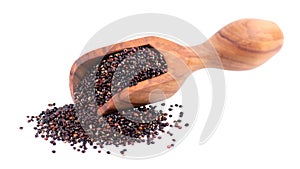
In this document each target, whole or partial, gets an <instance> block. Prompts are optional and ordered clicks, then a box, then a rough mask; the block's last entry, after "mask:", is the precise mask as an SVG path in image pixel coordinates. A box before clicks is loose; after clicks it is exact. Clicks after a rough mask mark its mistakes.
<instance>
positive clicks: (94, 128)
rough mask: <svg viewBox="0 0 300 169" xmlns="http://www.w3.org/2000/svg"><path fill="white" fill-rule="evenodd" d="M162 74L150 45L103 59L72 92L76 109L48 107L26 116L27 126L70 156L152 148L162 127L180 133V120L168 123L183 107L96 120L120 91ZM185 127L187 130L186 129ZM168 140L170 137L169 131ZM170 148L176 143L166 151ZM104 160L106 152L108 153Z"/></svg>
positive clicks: (72, 106) (160, 59)
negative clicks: (65, 145)
mask: <svg viewBox="0 0 300 169" xmlns="http://www.w3.org/2000/svg"><path fill="white" fill-rule="evenodd" d="M166 72H167V64H166V62H165V60H164V58H163V55H162V54H160V53H159V52H158V51H157V50H156V49H154V48H152V47H151V46H150V45H145V46H139V47H133V48H127V49H123V50H122V51H119V52H115V53H112V54H108V55H105V56H104V57H103V59H102V60H101V61H100V63H99V64H98V65H96V66H94V67H91V69H90V71H89V72H88V73H87V74H86V75H85V76H84V78H83V79H82V80H81V82H80V83H79V84H78V86H75V88H74V98H75V104H66V105H64V106H62V107H55V104H49V106H50V108H49V109H47V110H45V111H42V112H41V113H40V114H39V115H37V116H28V117H27V118H28V122H35V123H36V126H35V127H34V130H36V134H35V137H41V138H43V139H44V140H46V141H47V140H48V141H49V142H50V143H51V144H52V145H54V146H55V145H56V143H57V142H58V141H62V142H65V143H69V144H70V145H71V146H72V147H73V149H74V150H76V151H79V152H82V153H85V152H86V150H87V149H88V147H93V149H98V152H99V153H101V150H102V149H103V148H104V147H105V145H115V146H117V147H119V146H126V145H134V144H140V143H143V144H148V145H150V144H155V139H161V136H160V135H161V133H164V132H165V130H164V128H165V127H167V126H169V127H177V128H179V129H181V128H182V126H181V125H180V123H181V120H180V119H178V120H174V121H172V122H171V123H172V124H169V123H170V122H167V119H168V118H171V117H172V115H171V114H169V113H168V112H170V111H172V110H173V108H174V106H175V107H176V108H177V109H178V110H180V108H181V107H182V106H181V105H178V104H175V105H174V106H173V105H170V107H169V108H168V109H166V110H167V111H168V112H165V110H164V109H163V110H162V109H158V108H157V107H156V106H154V105H146V106H140V107H136V108H131V109H127V110H122V111H118V112H114V113H111V114H108V115H105V116H99V115H97V109H98V107H99V106H102V105H103V104H105V103H106V102H107V101H108V100H109V99H111V98H112V96H113V95H114V94H115V93H117V92H120V91H121V90H123V89H124V88H126V87H130V86H134V85H136V84H137V83H138V82H141V81H143V80H146V79H151V78H154V77H157V76H159V75H161V74H164V73H166ZM141 94H142V93H141ZM161 106H165V104H164V103H163V104H161ZM177 113H179V112H177ZM182 116H183V112H180V113H179V117H182ZM184 126H186V127H187V126H188V124H185V125H184ZM20 129H23V128H21V127H20ZM167 134H169V135H172V133H170V132H169V131H167ZM175 141H176V140H175V139H172V140H171V142H175ZM173 146H174V143H172V144H170V145H168V146H167V148H171V147H173ZM126 151H127V149H125V148H124V149H122V150H121V151H120V153H121V154H122V155H124V154H125V152H126ZM52 152H53V153H55V152H56V151H55V150H53V151H52ZM107 154H110V152H109V151H107Z"/></svg>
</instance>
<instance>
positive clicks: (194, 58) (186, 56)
mask: <svg viewBox="0 0 300 169" xmlns="http://www.w3.org/2000/svg"><path fill="white" fill-rule="evenodd" d="M147 44H149V45H151V46H152V47H154V48H155V49H156V50H158V51H159V52H160V53H162V54H163V55H164V59H165V61H166V62H167V66H168V72H167V73H165V74H163V75H160V76H158V77H155V78H152V79H148V80H145V81H142V82H139V83H138V84H137V85H135V86H132V87H127V88H125V89H123V90H122V91H121V92H119V93H117V94H115V95H114V96H113V97H112V98H111V99H110V100H109V101H108V102H107V103H105V104H104V105H103V106H101V107H99V108H98V113H99V115H101V114H102V115H103V114H106V113H110V112H112V111H115V110H119V109H126V108H130V107H132V106H140V105H145V104H149V103H153V102H157V101H161V100H164V99H166V98H169V97H171V96H172V95H173V94H175V93H176V92H177V90H178V89H179V88H180V86H181V85H182V84H183V82H184V81H185V79H186V78H187V77H188V76H189V75H190V74H191V73H192V72H193V71H196V70H199V69H202V68H220V69H225V70H249V69H253V68H255V67H257V66H259V65H261V64H263V63H264V62H266V61H267V60H268V59H269V58H270V57H271V56H273V55H274V54H276V53H277V52H278V51H279V50H280V48H281V46H282V44H283V34H282V32H281V30H280V29H279V27H278V26H277V25H276V24H275V23H273V22H270V21H265V20H259V19H242V20H238V21H235V22H233V23H230V24H228V25H227V26H225V27H224V28H222V29H221V30H220V31H218V32H217V33H216V34H215V35H213V36H212V37H211V38H210V39H209V40H208V41H206V42H205V43H203V44H200V45H197V46H193V47H187V46H182V45H179V44H177V43H174V42H172V41H169V40H166V39H163V38H159V37H154V36H150V37H143V38H139V39H135V40H131V41H127V42H121V43H118V44H114V45H111V46H107V47H103V48H99V49H96V50H94V51H91V52H89V53H87V54H85V55H83V56H81V57H80V58H79V59H78V60H77V61H75V63H74V64H73V66H72V68H71V72H70V79H69V80H70V90H71V95H72V97H73V99H74V95H73V92H74V91H73V90H74V86H76V85H77V84H78V83H79V82H80V80H81V79H82V78H83V77H84V76H85V73H86V72H87V71H88V70H89V69H90V68H91V66H93V65H95V64H98V63H100V61H101V59H102V57H103V56H104V55H106V54H109V53H113V52H116V51H120V50H122V49H124V48H130V47H136V46H142V45H147Z"/></svg>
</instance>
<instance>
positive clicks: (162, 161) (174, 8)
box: [0, 0, 300, 169]
mask: <svg viewBox="0 0 300 169" xmlns="http://www.w3.org/2000/svg"><path fill="white" fill-rule="evenodd" d="M294 2H296V1H294ZM297 10H298V8H297V5H296V4H292V3H291V1H279V0H278V1H262V0H248V1H238V0H236V1H235V0H226V1H217V0H209V1H203V2H201V1H187V0H186V1H179V2H175V1H163V0H152V1H145V2H143V1H129V0H127V1H119V2H118V1H113V0H109V1H88V0H86V1H80V2H78V1H76V2H75V1H54V0H52V1H49V2H47V3H45V2H41V1H32V0H27V1H16V0H11V1H6V2H4V1H1V2H0V23H1V26H0V57H1V61H0V65H1V66H0V69H1V70H0V72H1V88H0V93H1V94H0V99H1V102H0V103H1V123H0V125H1V126H0V131H1V132H0V133H1V139H0V140H1V141H0V142H1V144H0V145H1V148H0V153H1V160H0V161H1V162H0V165H1V166H0V168H7V167H9V168H12V167H18V168H56V167H57V168H58V167H59V168H63V167H65V168H83V167H84V168H92V167H97V168H100V167H101V168H102V167H107V168H108V167H112V168H117V167H126V168H127V167H131V168H153V167H160V168H162V167H170V168H184V167H188V166H191V165H193V167H190V168H231V169H234V168H238V169H240V168H251V169H253V168H290V169H291V168H299V167H300V162H299V156H300V132H299V130H300V111H299V96H300V90H299V86H300V83H299V75H298V73H299V72H300V71H299V70H300V68H299V61H300V59H299V50H298V49H299V41H298V39H299V30H300V26H299V16H300V13H299V12H298V11H299V10H298V11H297ZM145 12H157V13H163V14H170V15H174V16H177V17H179V18H181V19H184V20H186V21H188V22H190V23H192V24H193V25H194V26H196V27H197V28H199V29H200V30H201V31H202V32H203V34H204V35H206V36H207V37H210V36H212V35H213V34H214V33H215V32H216V31H218V30H219V29H220V28H221V27H223V26H225V25H226V24H228V23H230V22H232V21H234V20H237V19H241V18H249V17H250V18H260V19H267V20H272V21H274V22H276V23H277V24H278V25H279V26H280V27H281V29H282V30H283V33H284V36H285V41H284V46H283V48H282V50H281V51H280V52H279V53H278V54H277V55H276V56H274V57H273V58H272V59H271V60H269V61H268V62H267V63H266V64H264V65H263V66H261V67H259V68H257V69H255V70H251V71H244V72H233V71H232V72H231V71H226V72H225V78H226V93H227V94H226V105H225V109H224V115H223V119H222V121H221V123H220V125H219V128H218V129H217V131H216V133H215V134H214V135H213V137H212V138H211V139H210V140H209V141H208V142H207V143H205V144H204V145H198V141H199V138H200V133H201V128H202V124H203V119H204V118H205V112H207V111H208V109H209V106H210V101H208V100H207V99H206V98H209V97H210V94H211V93H210V92H211V88H210V82H209V78H208V77H207V73H206V71H204V70H200V71H198V72H196V73H195V74H194V76H195V77H196V78H197V81H198V85H199V95H200V112H199V116H198V123H197V124H196V125H195V126H194V128H193V130H192V132H191V133H190V134H189V135H188V137H187V138H186V139H185V140H184V141H183V142H182V143H181V144H180V145H179V146H178V147H176V148H175V149H174V150H172V151H170V152H168V153H167V154H164V155H162V156H159V157H155V158H152V159H147V160H128V159H122V158H119V157H115V156H112V155H111V156H108V155H105V154H103V155H99V154H97V153H96V152H94V151H91V152H89V153H87V154H81V153H75V152H74V151H73V150H72V149H71V148H70V147H69V146H66V145H63V144H62V145H58V147H57V148H56V149H57V150H59V152H58V153H56V154H52V153H51V150H52V147H51V146H50V144H49V143H45V142H44V141H39V140H37V139H35V138H34V134H33V132H32V131H31V129H30V128H29V127H27V128H26V122H25V121H26V118H25V116H26V115H27V114H28V115H33V114H38V113H40V111H41V110H43V109H45V108H46V106H47V103H49V102H56V103H57V104H59V105H62V104H64V103H70V102H71V97H70V94H69V88H68V87H69V86H68V76H69V70H70V67H71V65H72V63H73V62H74V61H75V60H76V59H77V58H78V57H79V55H80V52H81V50H82V49H83V47H84V45H85V44H86V42H87V41H88V40H89V38H91V37H92V36H93V35H94V34H95V33H96V32H97V31H98V30H100V29H101V28H102V27H104V26H106V25H107V24H109V23H111V22H113V21H115V20H116V19H119V18H122V17H125V16H128V15H132V14H138V13H145ZM19 126H24V127H25V129H24V131H20V130H19V129H18V128H19ZM4 166H6V167H4Z"/></svg>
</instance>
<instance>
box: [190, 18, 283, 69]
mask: <svg viewBox="0 0 300 169" xmlns="http://www.w3.org/2000/svg"><path fill="white" fill-rule="evenodd" d="M282 44H283V33H282V31H281V30H280V28H279V27H278V26H277V25H276V24H275V23H273V22H271V21H266V20H260V19H242V20H237V21H235V22H232V23H230V24H228V25H226V26H225V27H223V28H222V29H221V30H219V31H218V32H217V33H215V34H214V35H213V36H212V37H211V38H210V39H209V40H208V41H207V42H205V43H204V44H201V45H197V46H194V47H192V49H193V50H194V51H195V52H196V53H197V54H198V56H200V59H201V62H202V63H204V66H205V67H213V68H223V69H226V70H249V69H253V68H255V67H257V66H259V65H261V64H263V63H264V62H266V61H267V60H268V59H269V58H271V57H272V56H273V55H275V54H276V53H277V52H278V51H279V50H280V49H281V47H282ZM212 50H213V51H214V52H216V53H217V55H213V54H211V52H212ZM205 51H210V52H206V53H204V52H205ZM214 56H218V57H214ZM216 59H218V60H219V62H218V61H217V60H216ZM195 64H197V62H195ZM193 66H194V67H195V68H196V69H201V68H203V65H199V66H198V67H197V66H196V65H193Z"/></svg>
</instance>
